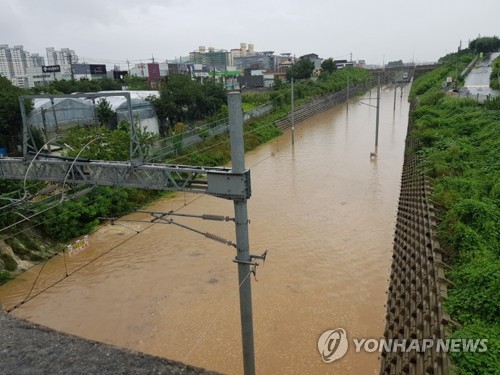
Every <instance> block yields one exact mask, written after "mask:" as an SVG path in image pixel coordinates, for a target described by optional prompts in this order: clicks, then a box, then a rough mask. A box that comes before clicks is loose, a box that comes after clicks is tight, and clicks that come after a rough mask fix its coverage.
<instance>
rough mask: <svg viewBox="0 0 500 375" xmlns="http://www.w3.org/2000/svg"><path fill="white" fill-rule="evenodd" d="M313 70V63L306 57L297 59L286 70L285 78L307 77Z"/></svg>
mask: <svg viewBox="0 0 500 375" xmlns="http://www.w3.org/2000/svg"><path fill="white" fill-rule="evenodd" d="M313 70H314V63H313V62H312V61H311V60H309V59H307V58H302V59H299V61H297V62H296V63H295V64H294V65H293V66H292V67H290V68H288V70H287V71H286V79H287V80H288V81H290V80H291V79H292V78H293V79H307V78H310V77H311V75H312V72H313Z"/></svg>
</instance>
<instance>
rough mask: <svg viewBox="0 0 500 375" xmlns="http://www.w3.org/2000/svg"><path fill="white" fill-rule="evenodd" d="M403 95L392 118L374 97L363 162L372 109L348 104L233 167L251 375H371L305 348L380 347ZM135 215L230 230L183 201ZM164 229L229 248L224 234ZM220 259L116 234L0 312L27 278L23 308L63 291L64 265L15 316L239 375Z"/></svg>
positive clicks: (43, 275)
mask: <svg viewBox="0 0 500 375" xmlns="http://www.w3.org/2000/svg"><path fill="white" fill-rule="evenodd" d="M408 90H409V88H405V90H404V95H403V97H400V92H399V91H398V94H397V103H396V110H395V111H393V100H394V99H393V98H394V94H393V91H382V95H381V111H380V132H379V149H378V158H377V159H376V160H370V152H372V151H373V150H374V138H375V136H374V134H375V114H376V109H375V108H373V107H370V106H366V105H362V104H353V103H352V102H351V103H350V105H349V108H348V110H347V108H346V105H345V104H344V105H340V106H338V107H336V108H334V109H332V110H330V111H327V112H324V113H321V114H319V115H317V116H315V117H313V118H311V119H309V120H307V121H304V122H303V123H300V124H298V125H297V126H296V128H295V145H294V146H293V147H292V145H291V142H290V140H291V134H290V132H287V133H285V134H284V135H283V136H281V137H280V138H278V139H275V140H273V141H272V142H270V143H268V144H266V145H263V146H262V147H260V148H259V149H257V150H255V151H253V152H250V153H248V154H247V155H246V165H247V167H249V168H250V169H251V174H252V197H251V198H250V199H249V201H248V210H249V218H250V220H251V223H250V226H249V231H250V250H251V252H252V253H254V254H260V253H262V252H263V251H264V250H266V249H268V250H269V253H268V258H267V261H266V263H265V264H264V265H262V266H260V267H259V268H258V271H257V275H256V276H257V282H255V281H254V280H252V293H253V314H254V315H253V316H254V331H255V359H256V369H257V373H259V374H326V373H336V374H376V373H378V371H379V359H378V356H379V353H378V352H375V353H366V352H361V353H355V351H354V347H353V345H351V346H350V348H349V351H348V353H347V354H346V356H345V357H343V358H342V359H340V360H338V361H336V362H334V363H330V364H327V363H324V362H323V361H322V359H321V356H320V354H319V352H318V349H317V340H318V338H319V336H320V335H321V334H322V333H323V332H324V331H325V330H328V329H334V328H344V329H345V330H346V332H347V335H348V337H349V340H352V338H381V337H382V336H383V330H384V322H385V321H384V319H385V307H384V304H385V303H386V289H387V286H388V277H389V269H390V264H391V251H392V239H393V233H394V225H395V216H396V210H397V201H398V196H399V185H400V175H401V169H402V164H403V152H404V138H405V135H406V128H407V121H408V103H407V97H406V93H407V91H408ZM371 98H372V100H370V99H369V96H368V94H367V95H366V96H365V97H364V98H362V99H361V101H362V102H364V103H370V104H372V105H374V104H375V100H374V98H375V91H373V92H372V94H371ZM149 209H154V210H161V211H168V210H178V212H180V213H190V214H217V215H228V216H231V217H232V216H233V205H232V202H231V201H225V200H221V199H217V198H214V197H210V196H199V195H198V196H197V195H191V194H183V193H177V194H176V195H175V197H174V198H171V199H164V200H161V201H158V202H156V203H155V204H153V205H152V206H151V207H149ZM126 218H127V219H145V220H147V219H148V216H147V215H145V214H138V213H135V214H132V215H128V216H127V217H126ZM174 220H175V221H177V222H180V223H183V224H187V225H189V226H192V227H195V228H196V229H199V230H201V231H203V232H210V233H215V234H217V235H219V236H222V237H224V238H227V239H231V240H234V238H235V235H234V224H233V223H220V222H207V221H201V220H197V219H187V218H181V217H174ZM136 231H139V232H140V233H137V232H136ZM234 256H235V251H234V248H232V247H229V246H225V245H222V244H220V243H217V242H214V241H211V240H209V239H206V238H204V237H203V236H201V235H199V234H196V233H193V232H190V231H187V230H185V229H182V228H179V227H177V226H174V225H167V224H165V225H162V224H149V223H137V222H122V225H114V226H111V225H107V226H104V227H102V228H101V229H100V230H99V231H97V232H94V233H93V234H91V235H90V247H89V248H88V249H87V250H85V251H83V252H81V253H79V254H78V255H76V256H74V257H72V258H66V259H65V257H63V256H57V257H55V258H53V259H52V260H51V261H49V262H48V263H47V264H46V265H45V267H44V268H43V270H42V271H41V272H40V266H37V267H35V268H33V269H32V270H30V271H29V272H26V273H24V274H23V275H21V276H20V277H18V278H17V279H16V280H14V281H11V282H9V283H7V284H5V285H4V286H3V287H1V288H0V302H1V303H2V304H3V307H4V309H8V308H10V307H11V306H14V305H16V304H17V303H19V302H20V301H22V300H23V299H24V298H25V297H26V296H27V295H28V293H29V290H30V288H31V287H32V285H33V281H34V279H35V278H36V277H37V275H38V274H40V276H39V278H38V281H37V283H36V285H35V287H34V288H33V290H32V291H31V295H30V296H34V295H36V294H37V293H39V292H40V291H41V290H42V289H44V288H46V287H47V286H49V285H51V284H52V283H54V282H56V281H57V280H60V279H61V278H64V275H65V264H64V261H65V260H66V267H67V270H68V273H69V274H70V276H69V277H67V278H64V280H62V281H61V282H59V283H57V284H56V285H55V286H53V287H51V288H49V289H47V290H46V291H45V292H43V293H41V294H39V295H38V296H36V297H35V298H33V299H31V300H29V301H28V302H27V303H25V304H23V305H22V306H21V307H19V308H17V309H16V310H14V311H13V314H14V315H15V316H18V317H22V318H26V319H29V320H32V321H34V322H37V323H40V324H43V325H46V326H49V327H52V328H55V329H57V330H61V331H64V332H69V333H71V334H75V335H78V336H82V337H85V338H89V339H93V340H98V341H102V342H106V343H110V344H114V345H118V346H121V347H126V348H130V349H133V350H138V351H142V352H145V353H150V354H154V355H159V356H162V357H167V358H169V359H174V360H179V361H184V362H186V363H189V364H192V365H195V366H201V367H205V368H208V369H212V370H217V371H221V372H224V373H229V374H240V373H242V372H243V365H242V355H241V335H240V317H239V300H238V281H237V280H238V277H237V266H236V264H235V263H233V262H232V260H233V258H234ZM89 262H91V263H89ZM82 266H83V267H82ZM80 267H82V268H80ZM78 268H80V269H79V270H78V271H76V270H77V269H78ZM75 271H76V272H75ZM252 278H253V276H252Z"/></svg>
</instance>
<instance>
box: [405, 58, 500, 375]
mask: <svg viewBox="0 0 500 375" xmlns="http://www.w3.org/2000/svg"><path fill="white" fill-rule="evenodd" d="M465 56H466V55H465V54H463V55H462V57H461V58H460V59H459V60H460V61H461V62H462V65H463V64H465V63H466V61H463V59H464V57H465ZM467 56H468V55H467ZM456 61H457V59H456V56H449V57H448V59H446V60H445V61H444V64H443V66H442V67H440V68H439V69H436V70H435V71H433V72H431V73H428V74H427V75H425V76H423V77H421V78H420V79H418V80H417V81H416V82H415V83H414V85H413V88H412V93H411V96H412V99H413V100H416V101H417V103H418V105H417V107H416V109H415V110H414V111H413V112H412V113H411V118H412V120H413V123H414V130H413V132H412V134H411V136H412V137H414V138H415V139H416V140H417V141H418V144H419V146H418V149H417V150H416V152H417V153H418V154H419V155H420V156H421V157H422V159H423V160H424V168H425V170H424V172H425V173H426V174H427V175H428V176H429V177H430V178H431V180H432V191H433V192H432V197H431V198H432V200H433V202H434V204H435V206H436V207H437V210H438V228H439V229H438V238H439V241H440V244H441V247H442V248H443V250H444V251H445V253H446V261H447V263H448V264H449V265H450V266H451V270H450V271H449V272H448V273H447V275H446V277H447V278H448V279H449V280H450V281H451V285H450V286H449V287H448V298H447V300H446V301H445V307H446V310H447V312H448V313H449V314H450V316H451V319H452V320H453V321H454V322H457V324H456V325H453V326H452V330H451V332H450V337H452V338H459V339H465V338H466V339H487V340H488V351H487V352H484V353H473V352H461V351H460V352H452V353H450V354H451V359H452V364H453V365H454V366H456V368H457V372H458V373H459V374H493V373H497V372H498V369H499V368H500V360H499V358H500V339H499V338H500V260H499V259H500V258H499V257H500V210H499V206H500V158H499V157H498V155H499V153H500V136H499V134H500V132H499V128H498V126H499V123H500V112H499V110H498V109H499V108H500V107H499V104H500V99H498V98H497V99H495V100H490V101H489V102H487V103H485V105H483V106H482V105H479V104H477V103H476V102H475V101H474V100H472V99H466V98H457V97H449V96H446V95H445V93H444V91H443V90H442V87H441V83H442V82H443V81H444V79H445V78H446V77H447V76H449V75H451V74H452V73H453V71H456V69H457V68H456V66H455V63H456ZM459 68H461V67H459Z"/></svg>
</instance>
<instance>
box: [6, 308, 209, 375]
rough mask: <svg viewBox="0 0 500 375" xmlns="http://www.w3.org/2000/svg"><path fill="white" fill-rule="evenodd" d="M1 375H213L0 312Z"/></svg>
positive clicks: (178, 363)
mask: <svg viewBox="0 0 500 375" xmlns="http://www.w3.org/2000/svg"><path fill="white" fill-rule="evenodd" d="M0 374H2V375H3V374H216V373H215V372H209V371H206V370H203V369H200V368H196V367H190V366H187V365H185V364H182V363H180V362H174V361H169V360H167V359H163V358H160V357H154V356H151V355H147V354H143V353H137V352H132V351H129V350H126V349H120V348H117V347H114V346H111V345H107V344H102V343H99V342H95V341H90V340H85V339H82V338H79V337H76V336H72V335H68V334H65V333H61V332H57V331H54V330H52V329H50V328H46V327H43V326H40V325H38V324H34V323H31V322H28V321H26V320H20V319H17V318H14V317H12V316H10V315H7V314H5V313H4V312H3V311H1V309H0Z"/></svg>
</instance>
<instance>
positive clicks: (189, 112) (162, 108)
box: [149, 74, 226, 124]
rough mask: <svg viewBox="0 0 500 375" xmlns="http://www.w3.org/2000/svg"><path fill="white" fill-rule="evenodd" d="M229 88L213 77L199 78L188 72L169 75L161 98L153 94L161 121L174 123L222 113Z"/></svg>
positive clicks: (163, 86)
mask: <svg viewBox="0 0 500 375" xmlns="http://www.w3.org/2000/svg"><path fill="white" fill-rule="evenodd" d="M225 100H226V91H225V89H224V87H223V86H222V85H221V84H218V83H214V82H213V81H212V80H205V81H204V82H199V81H195V80H192V79H191V77H190V76H188V75H186V74H175V75H173V76H170V77H168V80H166V82H165V83H164V84H163V85H162V87H161V90H160V97H159V98H149V101H150V102H151V103H153V105H154V106H155V109H156V113H157V115H158V117H159V118H160V119H161V121H163V122H165V121H166V120H167V119H168V120H169V121H170V123H172V124H175V123H176V122H184V123H186V122H189V121H196V120H201V119H203V118H205V117H207V116H212V115H214V114H216V113H218V112H219V111H220V110H221V108H222V107H223V106H224V104H225Z"/></svg>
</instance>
